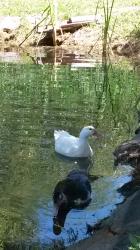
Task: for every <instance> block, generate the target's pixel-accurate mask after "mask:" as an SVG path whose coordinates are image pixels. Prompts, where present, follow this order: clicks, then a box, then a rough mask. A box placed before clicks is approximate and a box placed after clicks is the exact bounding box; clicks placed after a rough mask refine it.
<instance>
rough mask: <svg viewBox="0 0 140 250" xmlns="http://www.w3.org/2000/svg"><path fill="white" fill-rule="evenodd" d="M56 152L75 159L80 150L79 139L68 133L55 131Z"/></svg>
mask: <svg viewBox="0 0 140 250" xmlns="http://www.w3.org/2000/svg"><path fill="white" fill-rule="evenodd" d="M54 137H55V151H56V152H57V153H59V154H62V155H65V156H70V157H75V155H76V156H77V151H78V150H79V138H77V137H75V136H73V135H70V134H69V133H68V132H66V131H63V130H61V131H55V133H54Z"/></svg>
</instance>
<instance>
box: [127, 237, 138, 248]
mask: <svg viewBox="0 0 140 250" xmlns="http://www.w3.org/2000/svg"><path fill="white" fill-rule="evenodd" d="M130 241H131V246H130V247H129V250H139V249H140V236H132V235H131V237H130Z"/></svg>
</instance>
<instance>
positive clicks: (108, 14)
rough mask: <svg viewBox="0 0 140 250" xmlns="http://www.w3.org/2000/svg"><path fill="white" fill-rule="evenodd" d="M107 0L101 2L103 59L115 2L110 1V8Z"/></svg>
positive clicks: (113, 0)
mask: <svg viewBox="0 0 140 250" xmlns="http://www.w3.org/2000/svg"><path fill="white" fill-rule="evenodd" d="M109 2H110V1H109V0H103V11H104V27H103V52H102V53H103V57H104V56H106V53H107V46H108V41H109V40H110V39H109V38H110V37H109V26H110V20H111V16H112V10H113V5H114V2H115V0H112V2H111V6H110V7H109Z"/></svg>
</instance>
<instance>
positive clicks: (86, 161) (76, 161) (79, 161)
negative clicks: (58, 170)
mask: <svg viewBox="0 0 140 250" xmlns="http://www.w3.org/2000/svg"><path fill="white" fill-rule="evenodd" d="M55 154H56V156H57V157H58V159H60V160H62V161H64V162H71V163H73V165H74V167H75V168H76V167H77V166H78V167H79V169H80V170H83V171H85V172H86V173H89V171H90V168H91V167H92V166H93V162H94V161H93V159H92V158H91V157H81V158H77V157H75V158H74V157H67V156H64V155H61V154H59V153H56V152H55Z"/></svg>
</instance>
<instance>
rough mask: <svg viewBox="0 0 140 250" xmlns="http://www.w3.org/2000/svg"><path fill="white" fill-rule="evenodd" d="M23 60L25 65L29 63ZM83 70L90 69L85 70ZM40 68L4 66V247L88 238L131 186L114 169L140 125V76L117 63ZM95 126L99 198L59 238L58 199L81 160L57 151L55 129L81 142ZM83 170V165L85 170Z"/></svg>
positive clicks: (0, 103) (0, 164)
mask: <svg viewBox="0 0 140 250" xmlns="http://www.w3.org/2000/svg"><path fill="white" fill-rule="evenodd" d="M23 61H24V60H23ZM83 66H84V67H83ZM85 66H86V65H82V67H81V66H80V65H79V66H78V67H75V66H74V65H71V64H69V65H53V64H44V65H36V64H32V63H18V64H17V63H11V62H1V63H0V79H1V81H0V242H1V245H3V244H4V243H5V242H19V241H22V242H28V243H29V242H39V243H40V244H44V243H51V241H52V239H59V238H62V239H63V240H64V241H65V244H69V243H71V240H70V239H69V236H68V235H69V234H71V232H72V231H70V230H74V232H75V234H76V235H77V236H76V240H79V239H82V238H85V237H87V235H86V223H89V224H92V225H93V224H94V223H96V222H98V221H99V220H100V219H102V218H105V217H107V216H108V215H109V214H110V213H111V211H112V210H113V209H114V208H115V207H116V204H117V203H119V202H121V201H122V200H123V197H122V196H121V195H120V194H119V193H117V191H116V189H117V188H118V187H120V186H122V185H123V183H125V182H127V181H129V180H130V177H128V176H127V174H128V171H127V170H126V171H123V172H121V171H117V173H116V174H115V173H114V170H113V156H112V152H113V150H114V148H115V147H116V146H117V145H118V144H119V143H120V142H122V141H123V140H125V139H128V138H129V137H130V136H131V135H132V134H133V132H134V130H135V128H136V127H137V125H138V118H137V117H138V114H139V108H140V105H139V100H140V84H139V76H138V74H137V72H135V70H134V68H133V66H132V65H131V64H129V63H128V62H127V61H121V62H119V63H117V64H115V63H114V64H101V63H100V64H95V63H94V64H92V67H89V65H88V67H85ZM84 125H94V126H95V127H97V129H98V130H99V131H100V132H101V133H102V135H103V137H102V139H100V140H93V139H92V138H91V139H90V140H89V141H90V145H91V146H92V148H93V150H94V152H95V154H94V164H92V165H91V169H90V172H91V174H94V175H101V176H103V177H101V178H100V179H98V180H97V181H93V182H91V185H92V190H93V194H92V196H93V199H92V202H91V204H90V206H89V207H88V208H87V209H85V210H83V211H76V210H73V211H71V212H70V213H69V214H68V217H67V219H66V224H65V228H64V230H63V231H62V234H61V236H55V235H54V234H53V232H52V192H53V189H54V187H55V185H56V183H57V182H58V181H59V180H61V179H63V178H65V176H66V175H67V174H68V172H69V171H70V170H72V169H75V168H76V169H78V168H79V165H78V164H77V163H76V162H75V161H64V160H63V159H61V158H58V156H57V155H56V154H55V152H54V138H53V131H54V129H64V130H67V131H69V132H71V133H72V134H74V135H78V134H79V131H80V129H81V128H82V127H83V126H84ZM82 167H83V166H82Z"/></svg>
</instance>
